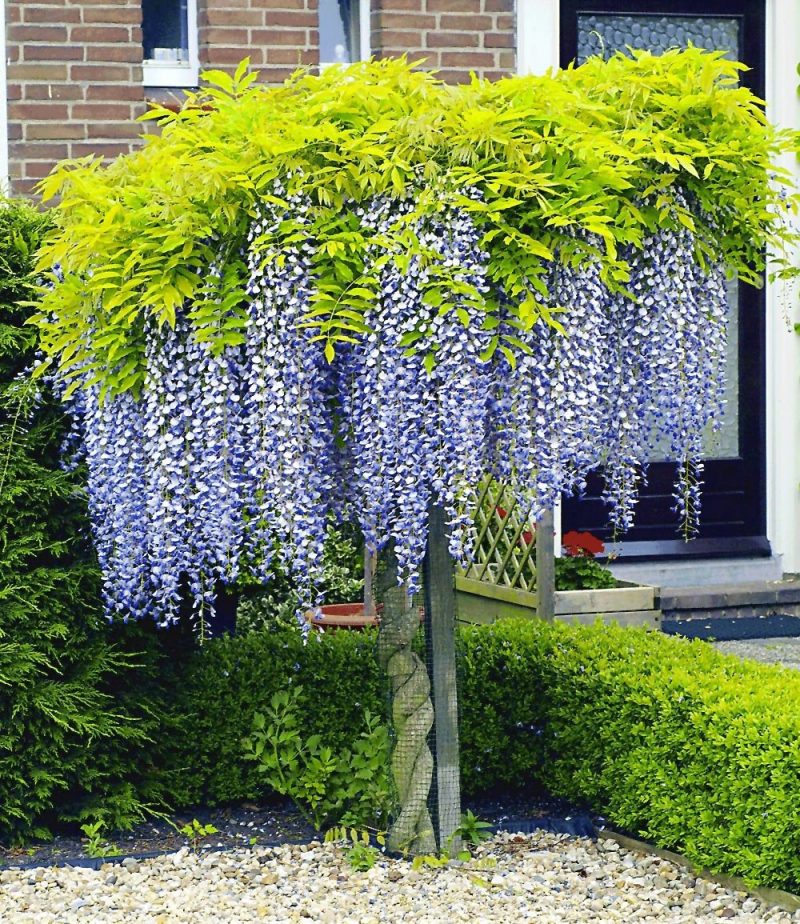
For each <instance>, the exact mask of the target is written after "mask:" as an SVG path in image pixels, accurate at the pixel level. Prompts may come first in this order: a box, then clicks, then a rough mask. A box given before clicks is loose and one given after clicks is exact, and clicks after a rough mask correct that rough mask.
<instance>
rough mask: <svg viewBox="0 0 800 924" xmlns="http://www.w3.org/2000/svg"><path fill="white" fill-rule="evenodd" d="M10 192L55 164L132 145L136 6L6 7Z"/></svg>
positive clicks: (136, 104)
mask: <svg viewBox="0 0 800 924" xmlns="http://www.w3.org/2000/svg"><path fill="white" fill-rule="evenodd" d="M6 16H7V20H8V22H7V28H6V32H7V42H8V45H7V51H8V59H9V64H8V96H9V107H8V122H9V162H10V174H11V184H12V189H13V191H14V192H16V193H29V192H30V191H31V190H32V188H33V186H34V185H35V183H36V182H37V181H38V180H39V179H41V178H42V177H44V176H46V175H47V174H48V173H49V172H50V170H51V169H52V167H53V165H54V164H55V163H56V161H58V160H61V159H62V158H65V157H83V156H84V155H86V154H101V155H103V156H104V157H113V156H115V155H117V154H121V153H125V152H127V151H129V150H131V149H132V147H133V146H135V145H136V144H137V143H138V136H139V135H140V134H141V132H142V129H141V126H140V125H139V124H137V123H136V122H135V118H136V117H137V116H138V115H139V114H140V113H141V112H143V111H144V93H143V90H142V66H141V65H142V30H141V20H142V13H141V3H140V0H78V2H70V0H7V2H6Z"/></svg>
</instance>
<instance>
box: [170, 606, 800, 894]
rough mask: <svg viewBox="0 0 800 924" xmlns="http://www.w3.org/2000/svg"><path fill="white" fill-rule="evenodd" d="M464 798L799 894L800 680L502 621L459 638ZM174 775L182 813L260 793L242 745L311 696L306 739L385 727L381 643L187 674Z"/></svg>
mask: <svg viewBox="0 0 800 924" xmlns="http://www.w3.org/2000/svg"><path fill="white" fill-rule="evenodd" d="M459 645H460V664H461V674H462V677H461V702H460V709H461V736H462V775H463V782H464V789H465V791H466V792H467V793H470V792H477V791H480V790H484V789H487V788H490V787H497V786H506V787H516V786H522V785H528V784H531V783H541V784H544V785H545V786H546V787H547V788H548V789H549V790H550V791H551V792H553V793H554V794H557V795H562V796H565V797H567V798H569V799H572V800H575V801H577V802H579V803H582V804H586V805H588V806H590V807H591V808H593V809H594V810H596V811H598V812H600V813H602V814H603V815H604V816H605V817H606V818H607V819H608V820H609V821H610V822H611V823H612V824H614V825H617V826H619V827H621V828H623V829H625V830H627V831H630V832H632V833H634V834H637V835H640V836H643V837H644V838H646V839H648V840H651V841H652V842H654V843H656V844H658V845H659V846H662V847H669V848H672V849H677V850H679V851H681V852H682V853H684V854H685V855H686V856H687V857H689V858H690V859H691V860H693V861H695V862H696V863H698V864H700V865H703V866H706V867H708V868H709V869H712V870H717V871H724V872H726V873H729V874H737V875H740V876H743V877H744V878H745V879H747V880H748V881H750V882H753V883H758V884H763V885H771V886H777V887H783V888H798V887H800V675H798V674H797V673H795V672H793V671H789V670H784V669H781V668H778V667H772V666H766V665H761V664H756V663H742V662H741V661H739V660H738V659H737V658H735V657H731V656H727V655H723V654H721V653H719V652H717V651H715V650H714V649H713V648H711V647H710V646H709V645H707V644H706V643H704V642H688V641H684V640H681V639H676V638H671V637H667V636H663V635H660V634H658V633H648V632H645V631H644V630H642V631H639V630H632V629H619V628H616V627H611V628H609V627H604V626H600V625H598V626H596V627H592V628H588V629H586V628H583V629H581V628H576V627H568V626H563V625H558V624H556V625H544V624H541V623H537V622H531V621H517V620H505V621H502V622H498V623H496V624H495V625H493V626H465V627H462V629H461V631H460V641H459ZM182 678H183V679H182V680H181V682H180V685H179V688H178V689H176V690H175V693H174V698H173V700H172V701H171V703H170V706H169V713H170V719H169V723H168V724H170V725H171V727H172V728H173V731H172V732H171V733H170V735H169V736H168V737H169V748H168V751H165V752H164V753H163V754H162V756H161V760H162V761H164V765H165V766H168V767H170V768H171V769H172V770H173V771H174V770H176V769H178V768H180V773H176V774H175V775H174V778H175V780H176V781H177V782H178V784H179V785H178V787H177V788H175V789H173V798H174V799H175V800H176V801H179V802H191V801H207V802H212V803H214V802H224V801H227V800H231V799H239V798H251V797H253V796H254V795H256V794H257V792H258V781H257V778H256V776H255V774H254V771H253V768H252V766H251V765H249V764H248V763H247V762H246V761H245V760H243V759H242V750H241V744H240V740H241V737H242V736H243V735H245V734H247V733H248V732H249V730H250V727H251V721H252V715H253V713H254V712H255V711H257V710H258V709H262V708H263V707H264V705H265V703H266V701H267V700H268V698H269V696H270V695H271V693H272V692H273V691H274V690H275V689H278V688H279V687H282V686H286V685H287V684H301V685H302V687H303V697H304V703H305V712H306V715H307V720H308V729H309V733H311V732H313V731H318V732H319V733H320V734H322V735H323V737H324V738H326V739H327V740H328V741H330V743H331V744H334V745H337V746H341V745H346V744H347V742H348V741H349V740H352V736H353V735H354V734H356V733H357V731H358V729H359V728H360V725H361V714H362V711H363V709H364V708H369V709H370V710H372V711H373V712H378V713H381V712H383V713H385V711H386V697H385V691H384V687H383V684H382V682H381V679H380V676H379V673H378V670H377V667H376V663H375V658H374V637H373V636H372V635H371V634H369V633H365V634H363V635H355V634H347V633H339V634H336V635H332V636H323V637H322V638H321V639H312V640H311V641H310V642H309V644H307V645H303V644H302V641H301V640H300V639H299V638H298V637H297V636H296V635H288V636H287V635H285V634H280V633H258V634H252V635H249V636H245V637H242V638H238V639H220V640H217V641H213V642H211V643H209V644H208V645H207V646H205V647H204V648H203V650H202V651H200V652H198V653H196V654H195V655H193V656H192V657H191V658H190V659H189V660H188V661H187V662H186V664H185V665H184V668H183V673H182Z"/></svg>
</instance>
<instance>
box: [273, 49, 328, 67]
mask: <svg viewBox="0 0 800 924" xmlns="http://www.w3.org/2000/svg"><path fill="white" fill-rule="evenodd" d="M266 52H267V63H268V64H283V65H287V66H289V67H302V66H303V65H310V66H313V65H315V64H319V52H318V51H317V49H316V48H313V49H308V48H307V49H301V48H267V49H266Z"/></svg>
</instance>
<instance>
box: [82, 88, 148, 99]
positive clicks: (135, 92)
mask: <svg viewBox="0 0 800 924" xmlns="http://www.w3.org/2000/svg"><path fill="white" fill-rule="evenodd" d="M86 99H87V100H95V99H111V100H123V99H129V100H144V90H143V88H142V87H141V86H140V85H138V84H137V85H135V86H134V85H128V86H126V85H124V84H96V85H93V86H88V87H87V88H86Z"/></svg>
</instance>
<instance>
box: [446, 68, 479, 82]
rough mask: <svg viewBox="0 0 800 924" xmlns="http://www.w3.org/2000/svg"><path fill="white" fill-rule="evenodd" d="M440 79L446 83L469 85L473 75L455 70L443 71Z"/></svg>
mask: <svg viewBox="0 0 800 924" xmlns="http://www.w3.org/2000/svg"><path fill="white" fill-rule="evenodd" d="M438 77H439V79H440V80H443V81H444V82H445V83H469V82H470V80H472V73H471V72H470V71H455V70H450V71H441V72H440V73H439V74H438Z"/></svg>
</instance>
